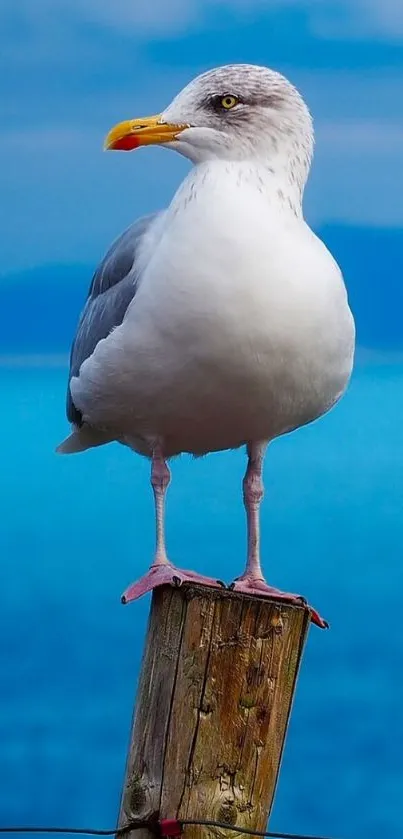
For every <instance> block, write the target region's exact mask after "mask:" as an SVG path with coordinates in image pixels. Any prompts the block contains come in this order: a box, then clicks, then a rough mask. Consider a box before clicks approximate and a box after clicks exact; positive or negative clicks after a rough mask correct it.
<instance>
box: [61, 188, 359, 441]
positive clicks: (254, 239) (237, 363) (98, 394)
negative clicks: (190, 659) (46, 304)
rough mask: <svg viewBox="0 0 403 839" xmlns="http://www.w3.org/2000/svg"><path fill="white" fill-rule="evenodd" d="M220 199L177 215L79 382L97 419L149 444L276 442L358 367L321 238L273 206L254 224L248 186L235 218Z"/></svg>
mask: <svg viewBox="0 0 403 839" xmlns="http://www.w3.org/2000/svg"><path fill="white" fill-rule="evenodd" d="M207 197H208V196H207ZM215 197H216V200H215V201H212V200H211V195H210V198H209V206H208V213H207V212H206V207H205V206H203V201H202V200H201V201H199V200H198V201H197V202H196V201H195V202H193V204H189V206H188V207H187V208H186V212H184V213H179V212H177V213H172V216H171V218H170V220H168V225H167V233H166V236H162V237H160V239H159V243H158V245H157V247H156V248H154V250H153V255H152V257H151V258H149V262H148V267H147V269H146V271H145V274H144V278H143V280H142V283H141V285H140V288H139V291H138V292H137V294H136V296H135V298H134V300H133V302H132V304H131V306H130V307H129V310H128V312H127V315H126V318H125V320H124V322H123V324H122V326H121V327H119V328H118V329H116V330H115V331H114V332H113V333H112V334H111V335H110V336H109V338H107V339H106V340H105V341H102V342H100V344H99V345H98V347H97V349H96V350H95V352H94V354H93V356H92V357H91V358H90V359H89V360H87V362H85V363H84V365H83V366H82V368H81V371H80V377H79V379H76V380H75V381H74V382H73V383H72V393H73V399H74V401H75V402H76V404H77V407H78V408H79V409H80V410H81V411H82V412H83V414H84V418H85V419H86V421H87V422H89V423H90V424H92V425H94V426H100V427H106V428H110V429H111V430H112V431H113V433H114V435H115V436H116V437H117V438H119V439H125V440H127V441H129V442H132V443H133V444H134V445H135V446H137V447H139V448H145V449H147V444H146V445H145V446H143V444H142V443H141V442H140V440H141V439H144V440H153V439H155V438H161V439H163V440H164V443H165V449H166V452H167V454H176V453H178V452H180V451H191V452H194V453H203V452H207V451H212V450H218V449H224V448H232V447H236V446H239V445H241V444H242V443H244V442H246V441H248V440H264V439H271V438H273V437H275V436H278V435H279V434H283V433H285V432H286V431H288V430H290V429H292V428H295V427H297V426H299V425H302V424H304V423H307V422H309V421H311V420H313V419H315V418H316V417H318V416H319V415H320V414H322V413H324V412H325V411H327V410H328V409H329V408H330V407H331V406H332V405H333V404H334V403H335V402H336V401H337V399H338V398H339V397H340V396H341V394H342V393H343V391H344V389H345V387H346V384H347V382H348V379H349V376H350V373H351V367H352V359H353V348H354V325H353V320H352V317H351V314H350V311H349V308H348V304H347V299H346V294H345V289H344V285H343V282H342V279H341V276H340V272H339V270H338V268H337V266H336V265H335V263H334V261H333V260H332V257H331V256H330V254H329V253H328V252H327V250H326V249H325V248H324V246H323V245H322V244H321V243H320V242H319V241H318V240H317V239H316V238H315V237H314V236H313V234H312V233H311V231H310V230H309V229H308V228H307V227H306V226H305V224H304V223H303V222H302V221H297V220H296V219H290V220H289V221H288V223H284V220H282V219H280V222H281V223H279V222H278V221H277V219H276V216H275V215H273V212H272V211H271V212H266V213H265V210H266V211H267V208H266V205H263V207H262V212H261V213H258V214H257V215H256V212H255V213H254V215H253V218H252V214H251V212H250V208H249V207H248V194H246V196H245V197H244V201H243V202H242V203H241V204H240V205H239V211H238V212H236V211H234V196H232V195H231V190H228V188H227V189H226V193H225V200H226V202H227V206H226V208H223V206H222V201H221V203H220V196H219V197H218V199H217V196H215ZM225 219H227V222H228V223H227V224H223V220H225ZM143 256H144V258H145V259H146V256H147V254H144V255H143ZM148 257H150V254H148Z"/></svg>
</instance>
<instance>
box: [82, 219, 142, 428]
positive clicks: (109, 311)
mask: <svg viewBox="0 0 403 839" xmlns="http://www.w3.org/2000/svg"><path fill="white" fill-rule="evenodd" d="M157 215H158V213H154V214H153V215H150V216H145V217H144V218H141V219H139V220H138V221H136V222H135V223H134V224H132V225H131V227H129V228H128V229H127V230H125V232H124V233H122V235H121V236H120V237H119V239H117V240H116V241H115V242H114V243H113V245H112V247H111V248H110V249H109V251H108V252H107V254H106V256H105V258H104V259H103V260H102V262H101V264H100V265H99V267H98V268H97V270H96V271H95V274H94V276H93V278H92V282H91V285H90V288H89V292H88V297H87V302H86V304H85V306H84V309H83V311H82V313H81V316H80V320H79V323H78V327H77V332H76V336H75V338H74V341H73V345H72V348H71V353H70V372H69V383H68V387H67V405H66V412H67V418H68V420H69V421H70V422H72V423H74V424H75V425H77V426H80V425H81V424H82V416H81V413H80V411H79V410H78V409H77V408H76V406H75V405H74V402H73V400H72V398H71V392H70V381H71V379H72V377H73V376H77V374H78V372H79V370H80V367H81V365H82V363H83V362H84V361H85V359H86V358H89V356H90V355H92V353H93V352H94V350H95V347H96V346H97V344H98V343H99V341H101V340H102V338H106V337H107V336H108V335H109V334H110V332H111V331H112V329H114V328H115V327H116V326H120V324H121V323H122V321H123V318H124V316H125V314H126V311H127V309H128V306H129V304H130V303H131V301H132V300H133V297H134V295H135V294H136V290H137V287H138V282H139V276H138V273H136V270H135V269H136V256H137V253H138V249H139V246H140V244H141V240H142V237H143V235H144V233H145V232H146V231H147V230H148V228H149V226H150V224H151V223H152V222H153V221H154V219H155V218H156V217H157Z"/></svg>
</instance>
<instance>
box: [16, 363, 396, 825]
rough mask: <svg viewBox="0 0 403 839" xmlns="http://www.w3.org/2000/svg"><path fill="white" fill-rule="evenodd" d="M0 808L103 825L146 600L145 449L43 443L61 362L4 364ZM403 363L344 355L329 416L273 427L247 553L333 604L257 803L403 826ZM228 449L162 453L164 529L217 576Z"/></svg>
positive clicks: (231, 547)
mask: <svg viewBox="0 0 403 839" xmlns="http://www.w3.org/2000/svg"><path fill="white" fill-rule="evenodd" d="M0 385H1V389H0V394H1V395H0V400H1V417H2V441H3V447H2V448H3V457H2V482H1V486H2V491H1V508H2V516H1V524H0V549H1V555H2V557H3V574H2V609H1V633H0V645H1V650H0V663H1V668H0V687H1V693H0V703H1V714H0V738H1V744H2V747H1V750H0V782H1V783H0V822H1V823H3V824H4V823H16V822H20V823H21V822H34V823H48V824H49V823H51V822H55V823H65V824H66V823H67V824H71V825H74V824H83V823H85V824H87V825H92V826H98V827H108V826H113V825H114V824H115V819H116V812H117V806H118V800H119V790H120V785H121V781H122V775H123V771H124V763H125V752H126V744H127V736H128V731H129V726H130V717H131V708H132V701H133V693H134V690H135V682H136V677H137V673H138V667H139V661H140V656H141V651H142V645H143V639H144V631H145V623H146V618H147V612H148V605H149V604H148V601H147V599H145V600H143V601H141V602H139V603H137V604H132V605H131V606H129V607H126V608H123V607H122V606H121V605H120V603H119V596H120V593H121V591H122V590H123V589H124V588H125V586H126V585H127V584H128V583H129V582H130V581H131V580H132V579H133V578H134V577H135V576H137V575H138V574H139V573H140V571H141V570H142V569H144V568H145V567H146V565H147V564H148V562H149V560H150V557H151V552H152V546H153V518H152V516H153V508H152V498H151V493H150V491H149V485H148V464H147V462H145V461H143V460H141V459H140V458H138V457H135V456H134V455H132V454H131V453H130V452H128V451H126V450H124V449H123V448H119V447H118V446H117V445H112V446H109V447H105V448H103V449H98V450H93V451H91V452H88V453H86V454H83V455H77V456H74V457H69V458H67V457H65V458H62V457H58V456H56V455H55V454H54V453H53V450H54V447H55V445H56V444H57V443H58V442H59V440H60V439H62V438H63V436H65V434H66V432H67V426H66V423H65V420H64V414H63V406H64V391H65V371H64V370H60V369H51V368H49V369H35V368H31V369H22V368H21V369H6V368H3V369H1V370H0ZM402 417H403V366H398V365H389V366H382V365H380V364H379V365H375V366H368V365H367V366H365V367H362V368H359V369H358V370H357V372H356V374H355V377H354V380H353V383H352V385H351V388H350V391H349V393H348V395H347V397H346V398H345V399H344V400H343V402H342V404H341V405H340V406H339V407H338V408H337V409H336V410H335V411H333V412H332V413H331V414H330V415H329V416H328V417H326V418H325V419H323V420H321V421H320V422H318V423H316V424H314V425H312V426H310V427H308V428H305V429H303V430H301V431H299V432H297V433H295V434H293V435H292V436H290V437H288V438H284V439H282V440H280V441H278V442H276V443H275V444H274V445H273V446H272V450H271V451H270V452H269V455H268V457H267V461H266V470H265V483H266V498H265V502H264V510H263V558H264V565H265V570H266V572H267V575H268V576H269V578H270V581H271V582H273V583H274V584H276V585H279V586H281V587H283V588H289V589H293V590H299V591H301V592H303V593H304V594H306V595H307V596H308V597H309V598H310V600H311V602H312V603H313V604H314V605H315V606H316V607H317V608H318V609H319V610H320V611H321V612H322V614H323V615H324V616H325V617H326V618H327V619H328V620H329V621H330V622H331V630H330V631H329V632H321V631H320V630H318V629H316V628H313V629H312V630H311V633H310V637H309V641H308V645H307V650H306V654H305V657H304V661H303V667H302V671H301V677H300V681H299V685H298V690H297V695H296V700H295V704H294V711H293V717H292V722H291V725H290V730H289V736H288V740H287V746H286V751H285V757H284V763H283V769H282V773H281V781H280V784H279V788H278V793H277V798H276V805H275V809H274V813H273V817H272V820H271V827H272V828H273V829H275V828H277V829H281V830H286V831H298V832H306V833H322V834H327V835H329V836H334V837H341V839H343V837H345V839H355V838H356V839H375V837H377V839H378V837H380V836H382V837H383V839H385V838H386V837H389V836H390V837H392V836H396V837H397V836H399V835H401V822H402V819H401V797H402V789H403V768H402V738H403V713H402V708H403V676H402V661H403V633H402V622H401V613H402V608H403V607H402V590H403V563H402V546H403V426H402ZM243 469H244V457H243V455H242V453H241V452H236V453H226V454H221V455H214V456H211V457H209V458H206V459H203V460H198V461H191V460H190V459H189V458H183V459H180V460H177V461H176V462H175V463H174V464H173V483H172V486H171V489H170V493H169V501H168V544H169V549H170V553H171V556H172V558H173V559H174V560H175V561H176V562H177V563H178V564H182V565H184V566H186V565H187V566H189V565H190V566H192V567H194V568H196V569H199V570H204V571H205V572H207V573H215V574H218V575H219V576H220V577H224V578H225V579H227V580H230V579H231V578H232V577H233V576H234V575H235V574H236V573H238V572H239V571H240V570H241V568H242V566H243V562H244V542H245V534H244V522H243V509H242V503H241V492H240V484H241V479H242V474H243Z"/></svg>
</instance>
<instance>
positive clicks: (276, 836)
mask: <svg viewBox="0 0 403 839" xmlns="http://www.w3.org/2000/svg"><path fill="white" fill-rule="evenodd" d="M179 821H180V823H181V824H183V825H187V824H188V825H201V826H204V827H219V828H222V829H226V830H233V831H235V832H236V833H246V834H247V835H248V836H270V837H272V838H273V839H329V837H328V836H303V835H302V834H301V833H278V832H277V831H274V832H272V831H270V830H266V831H263V830H252V829H251V828H250V827H240V826H239V825H236V824H228V822H214V821H193V820H192V819H179Z"/></svg>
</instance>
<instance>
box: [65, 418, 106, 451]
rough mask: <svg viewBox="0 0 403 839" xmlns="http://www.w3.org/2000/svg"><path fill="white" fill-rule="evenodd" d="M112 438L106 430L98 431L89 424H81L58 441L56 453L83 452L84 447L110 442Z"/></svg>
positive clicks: (89, 447)
mask: <svg viewBox="0 0 403 839" xmlns="http://www.w3.org/2000/svg"><path fill="white" fill-rule="evenodd" d="M113 439H114V438H113V437H111V435H110V433H108V432H106V431H99V430H97V429H96V428H91V426H90V425H82V426H81V428H75V429H74V431H73V433H72V434H70V435H69V436H68V437H66V439H65V440H63V441H62V442H61V443H59V445H58V446H57V448H56V452H57V454H75V453H76V452H85V450H86V449H93V448H95V446H103V445H104V444H105V443H111V442H112V440H113Z"/></svg>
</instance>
